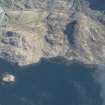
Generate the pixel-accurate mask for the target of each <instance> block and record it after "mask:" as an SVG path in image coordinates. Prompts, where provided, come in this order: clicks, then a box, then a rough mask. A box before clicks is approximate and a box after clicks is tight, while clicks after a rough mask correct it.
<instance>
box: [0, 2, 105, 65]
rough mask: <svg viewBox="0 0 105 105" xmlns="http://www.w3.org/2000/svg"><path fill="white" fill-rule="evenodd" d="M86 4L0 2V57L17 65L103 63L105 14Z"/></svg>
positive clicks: (104, 53)
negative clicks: (55, 60) (51, 60)
mask: <svg viewBox="0 0 105 105" xmlns="http://www.w3.org/2000/svg"><path fill="white" fill-rule="evenodd" d="M89 3H91V2H90V1H89V0H88V2H87V0H86V1H85V0H78V1H77V0H20V1H18V0H16V1H12V0H11V1H9V0H7V1H2V0H0V4H1V5H0V6H1V8H0V9H1V10H2V13H0V58H2V59H4V60H7V61H9V62H11V63H14V64H17V65H19V66H26V65H30V64H33V63H38V62H39V61H40V60H41V59H42V58H47V59H49V58H54V57H63V58H64V59H66V60H69V61H71V60H77V61H79V62H82V63H84V64H102V63H105V15H104V12H103V11H102V10H99V8H98V9H97V8H95V10H93V9H92V8H91V7H90V6H91V4H89ZM7 4H8V5H7Z"/></svg>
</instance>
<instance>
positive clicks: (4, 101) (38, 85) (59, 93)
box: [0, 61, 102, 105]
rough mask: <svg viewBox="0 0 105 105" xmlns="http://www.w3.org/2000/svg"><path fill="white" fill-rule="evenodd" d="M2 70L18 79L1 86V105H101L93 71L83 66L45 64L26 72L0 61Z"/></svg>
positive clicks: (29, 68) (99, 89) (26, 69)
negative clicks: (13, 82)
mask: <svg viewBox="0 0 105 105" xmlns="http://www.w3.org/2000/svg"><path fill="white" fill-rule="evenodd" d="M0 71H1V72H4V71H8V72H10V73H13V74H14V75H16V77H17V78H16V83H15V84H5V85H0V105H102V98H101V96H100V91H101V87H100V84H99V83H98V82H97V81H96V80H95V79H94V78H93V74H94V70H93V69H89V68H88V67H85V66H82V65H80V64H71V65H69V66H67V65H64V64H57V63H52V62H47V61H42V62H41V63H40V64H38V65H35V66H31V67H28V68H25V69H24V70H23V69H20V68H18V67H15V66H12V65H10V64H8V63H7V62H5V61H0Z"/></svg>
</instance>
